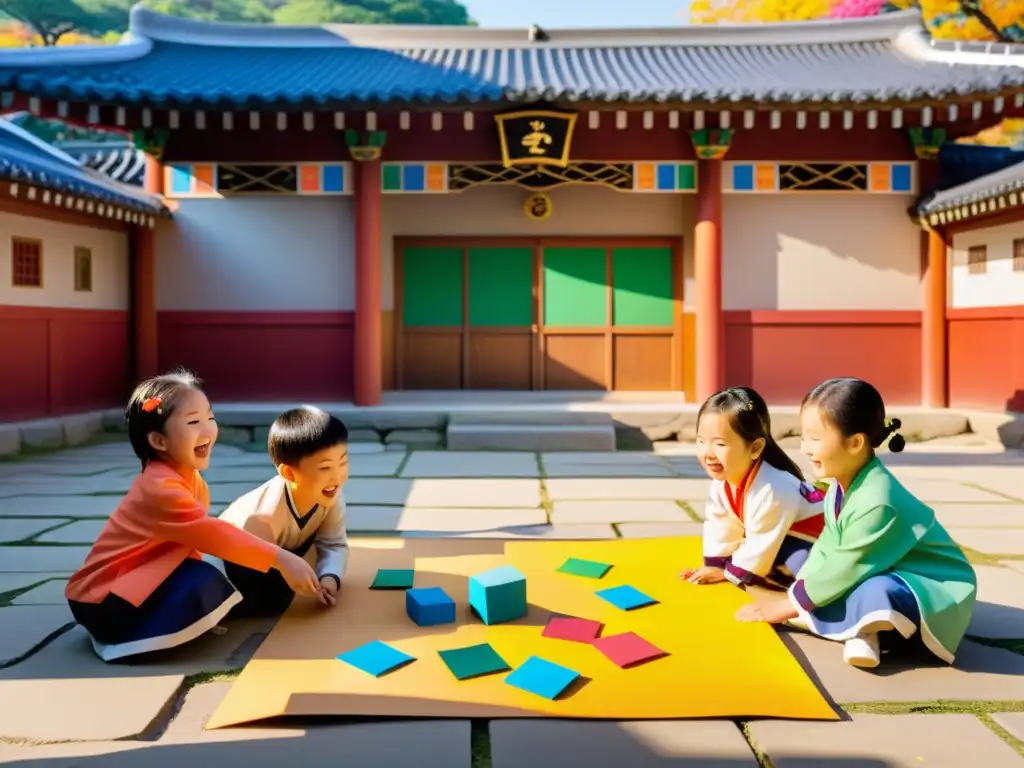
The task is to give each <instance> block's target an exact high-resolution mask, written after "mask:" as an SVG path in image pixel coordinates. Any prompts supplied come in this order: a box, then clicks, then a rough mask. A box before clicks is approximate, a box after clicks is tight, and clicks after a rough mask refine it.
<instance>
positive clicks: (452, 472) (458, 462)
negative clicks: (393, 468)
mask: <svg viewBox="0 0 1024 768" xmlns="http://www.w3.org/2000/svg"><path fill="white" fill-rule="evenodd" d="M402 477H453V478H454V477H540V469H538V467H537V457H536V455H534V454H532V453H523V452H520V451H481V452H472V451H415V452H414V453H413V454H412V455H411V456H410V457H409V461H407V462H406V464H405V466H404V467H403V468H402Z"/></svg>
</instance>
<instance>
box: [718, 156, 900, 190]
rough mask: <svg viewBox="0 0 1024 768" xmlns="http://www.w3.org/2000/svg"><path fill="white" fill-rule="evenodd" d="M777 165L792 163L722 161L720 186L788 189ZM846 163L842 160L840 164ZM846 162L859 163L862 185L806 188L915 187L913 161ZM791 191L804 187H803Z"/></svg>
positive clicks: (817, 163)
mask: <svg viewBox="0 0 1024 768" xmlns="http://www.w3.org/2000/svg"><path fill="white" fill-rule="evenodd" d="M780 165H792V163H778V162H749V163H740V162H736V163H723V164H722V175H723V178H722V189H723V191H725V192H731V193H755V194H756V193H762V194H763V193H769V194H771V193H785V192H788V191H791V190H788V189H786V185H785V183H784V182H783V181H782V180H781V173H780V170H779V167H780ZM811 165H815V166H830V165H832V164H829V163H819V162H814V163H811ZM843 165H845V164H843ZM849 165H856V166H861V168H862V169H863V170H864V171H865V172H866V174H867V183H866V185H865V188H864V189H861V190H856V189H851V188H843V189H835V190H829V189H821V190H806V191H820V193H821V194H828V193H829V192H831V191H839V192H857V191H860V192H862V193H865V194H898V195H899V194H904V195H905V194H914V193H915V192H916V191H917V174H916V163H913V162H907V163H891V162H884V163H850V164H849ZM792 191H801V192H803V191H805V190H804V189H799V190H792Z"/></svg>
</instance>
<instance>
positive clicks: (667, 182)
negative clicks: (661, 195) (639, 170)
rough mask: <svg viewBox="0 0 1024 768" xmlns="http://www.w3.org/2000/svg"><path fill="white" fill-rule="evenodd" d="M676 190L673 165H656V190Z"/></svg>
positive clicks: (674, 167)
mask: <svg viewBox="0 0 1024 768" xmlns="http://www.w3.org/2000/svg"><path fill="white" fill-rule="evenodd" d="M675 188H676V165H675V163H658V189H660V190H662V191H672V190H674V189H675Z"/></svg>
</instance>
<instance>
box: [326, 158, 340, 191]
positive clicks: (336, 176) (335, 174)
mask: <svg viewBox="0 0 1024 768" xmlns="http://www.w3.org/2000/svg"><path fill="white" fill-rule="evenodd" d="M322 170H323V180H324V192H344V191H345V166H343V165H325V166H324V167H323V169H322Z"/></svg>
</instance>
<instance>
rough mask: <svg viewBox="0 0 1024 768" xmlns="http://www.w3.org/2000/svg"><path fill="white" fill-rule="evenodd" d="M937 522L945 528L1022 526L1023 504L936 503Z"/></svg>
mask: <svg viewBox="0 0 1024 768" xmlns="http://www.w3.org/2000/svg"><path fill="white" fill-rule="evenodd" d="M930 506H931V508H932V509H934V510H935V516H936V517H937V518H938V520H939V522H940V523H942V524H943V525H944V526H945V527H947V528H1012V527H1014V526H1019V527H1021V528H1024V504H936V503H933V504H931V505H930Z"/></svg>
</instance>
